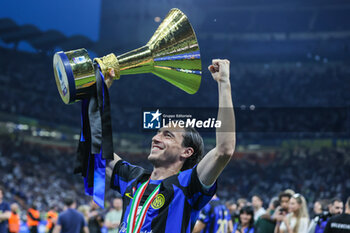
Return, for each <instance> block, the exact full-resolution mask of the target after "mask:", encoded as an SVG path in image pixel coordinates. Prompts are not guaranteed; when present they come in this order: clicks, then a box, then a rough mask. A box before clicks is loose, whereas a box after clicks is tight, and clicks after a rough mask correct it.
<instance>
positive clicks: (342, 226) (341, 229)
mask: <svg viewBox="0 0 350 233" xmlns="http://www.w3.org/2000/svg"><path fill="white" fill-rule="evenodd" d="M324 233H350V197H348V200H347V201H346V205H345V213H343V214H339V215H336V216H334V217H332V218H330V219H329V221H328V222H327V225H326V228H325V229H324Z"/></svg>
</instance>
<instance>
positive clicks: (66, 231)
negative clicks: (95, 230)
mask: <svg viewBox="0 0 350 233" xmlns="http://www.w3.org/2000/svg"><path fill="white" fill-rule="evenodd" d="M64 204H65V210H64V211H63V212H62V213H61V214H60V215H59V216H58V220H57V224H56V226H55V228H54V230H53V233H60V232H61V233H80V232H81V231H82V230H83V232H84V233H89V229H88V227H87V224H86V221H85V219H84V216H83V214H81V213H80V212H78V211H77V210H76V209H75V208H76V206H77V205H76V202H75V201H74V200H73V199H71V198H66V199H65V200H64Z"/></svg>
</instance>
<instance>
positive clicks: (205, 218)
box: [198, 203, 210, 224]
mask: <svg viewBox="0 0 350 233" xmlns="http://www.w3.org/2000/svg"><path fill="white" fill-rule="evenodd" d="M209 219H210V204H209V203H208V204H207V205H206V206H204V208H203V209H202V210H201V212H200V214H199V217H198V220H199V221H201V222H203V223H205V224H207V223H208V222H209Z"/></svg>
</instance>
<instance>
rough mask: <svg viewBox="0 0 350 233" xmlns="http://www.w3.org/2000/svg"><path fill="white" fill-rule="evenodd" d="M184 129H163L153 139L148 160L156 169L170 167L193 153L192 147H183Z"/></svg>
mask: <svg viewBox="0 0 350 233" xmlns="http://www.w3.org/2000/svg"><path fill="white" fill-rule="evenodd" d="M183 133H184V129H180V128H171V127H170V128H164V127H163V128H161V129H160V130H159V131H158V132H157V134H156V135H155V136H154V137H153V138H152V147H151V152H150V154H149V156H148V160H149V161H150V162H151V163H152V164H153V165H154V166H155V167H162V166H165V167H168V166H169V165H171V164H174V163H176V162H179V161H183V162H184V161H185V159H186V158H187V157H189V156H191V154H192V153H193V149H192V148H190V147H183V146H182V142H183Z"/></svg>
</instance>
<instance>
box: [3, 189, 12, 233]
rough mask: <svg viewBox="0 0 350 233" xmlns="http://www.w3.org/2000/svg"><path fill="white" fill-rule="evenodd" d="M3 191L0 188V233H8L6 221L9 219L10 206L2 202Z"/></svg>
mask: <svg viewBox="0 0 350 233" xmlns="http://www.w3.org/2000/svg"><path fill="white" fill-rule="evenodd" d="M3 197H4V189H3V188H2V187H0V233H7V232H8V219H9V218H10V215H11V211H10V206H9V204H7V203H6V202H4V201H3Z"/></svg>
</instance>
